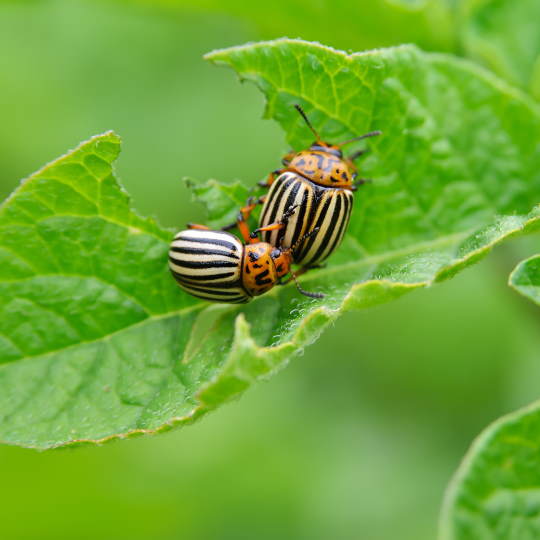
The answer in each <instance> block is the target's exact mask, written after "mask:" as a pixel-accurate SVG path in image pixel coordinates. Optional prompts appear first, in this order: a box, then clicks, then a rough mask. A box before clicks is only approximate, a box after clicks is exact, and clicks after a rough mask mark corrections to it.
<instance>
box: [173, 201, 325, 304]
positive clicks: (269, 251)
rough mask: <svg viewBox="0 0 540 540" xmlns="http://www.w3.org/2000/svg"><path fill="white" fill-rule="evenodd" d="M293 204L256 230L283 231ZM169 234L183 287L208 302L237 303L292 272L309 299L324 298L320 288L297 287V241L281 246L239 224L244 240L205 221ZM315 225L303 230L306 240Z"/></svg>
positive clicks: (258, 293) (175, 263)
mask: <svg viewBox="0 0 540 540" xmlns="http://www.w3.org/2000/svg"><path fill="white" fill-rule="evenodd" d="M295 210H296V207H291V208H289V209H288V210H287V211H286V212H284V214H283V217H282V219H281V220H280V221H279V222H276V223H273V224H271V225H269V226H267V227H264V228H262V229H260V230H259V232H266V231H271V230H281V229H282V228H284V227H286V225H287V221H288V220H289V218H290V217H291V216H292V215H293V214H294V212H295ZM188 227H189V228H188V229H186V230H183V231H180V232H179V233H178V234H177V235H176V236H175V237H174V239H173V241H172V243H171V246H170V250H169V268H170V270H171V272H172V275H173V276H174V278H175V279H176V281H177V282H178V284H179V285H180V287H182V289H184V290H185V291H186V292H188V293H189V294H191V295H193V296H196V297H197V298H202V299H203V300H208V301H210V302H226V303H235V304H241V303H245V302H249V301H250V300H251V299H252V298H253V297H254V296H259V295H261V294H264V293H265V292H267V291H269V290H270V289H271V288H272V287H274V286H275V285H277V284H282V283H283V281H282V278H284V277H285V276H286V275H287V274H289V273H290V274H291V278H292V279H294V281H295V282H296V286H297V288H298V290H299V291H300V292H301V293H302V294H304V295H306V296H309V297H310V298H322V297H323V296H324V295H323V294H321V293H311V292H307V291H305V290H304V289H302V288H301V287H300V285H299V284H298V282H297V280H296V275H295V274H294V273H293V272H292V270H291V264H292V262H293V259H292V252H293V250H294V248H295V246H292V247H289V248H285V249H283V248H281V246H280V245H278V246H276V245H272V244H269V243H267V242H260V241H259V240H258V238H257V235H256V234H255V233H251V234H250V233H249V232H246V229H245V228H243V231H244V233H243V236H244V240H245V243H242V242H240V241H239V240H238V239H237V238H236V237H235V236H233V235H232V234H230V233H227V232H224V231H212V230H210V229H209V228H208V227H205V226H204V225H188ZM316 232H317V231H316V230H313V231H310V232H308V233H306V234H305V235H304V236H303V237H301V238H300V239H299V240H300V241H304V240H305V239H306V238H307V237H309V236H310V235H312V234H316Z"/></svg>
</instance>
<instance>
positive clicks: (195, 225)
mask: <svg viewBox="0 0 540 540" xmlns="http://www.w3.org/2000/svg"><path fill="white" fill-rule="evenodd" d="M187 228H188V229H197V230H199V231H209V230H210V227H207V226H206V225H200V224H199V223H188V224H187Z"/></svg>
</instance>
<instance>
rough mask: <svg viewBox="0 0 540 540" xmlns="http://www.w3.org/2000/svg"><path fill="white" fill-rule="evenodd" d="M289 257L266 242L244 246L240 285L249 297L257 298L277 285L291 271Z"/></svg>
mask: <svg viewBox="0 0 540 540" xmlns="http://www.w3.org/2000/svg"><path fill="white" fill-rule="evenodd" d="M291 262H292V259H291V255H290V253H289V252H288V251H281V250H280V249H278V248H275V247H273V246H271V245H270V244H268V243H266V242H257V243H255V244H246V245H245V246H244V260H243V263H242V284H243V286H244V289H245V290H246V291H247V293H248V294H250V295H251V296H259V295H260V294H263V293H265V292H267V291H269V290H270V289H271V288H272V287H274V286H275V285H277V283H278V282H279V279H280V278H281V277H282V276H284V275H286V274H288V273H289V272H290V269H291Z"/></svg>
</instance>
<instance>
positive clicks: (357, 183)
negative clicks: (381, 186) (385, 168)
mask: <svg viewBox="0 0 540 540" xmlns="http://www.w3.org/2000/svg"><path fill="white" fill-rule="evenodd" d="M372 182H373V180H372V179H371V178H358V180H355V181H354V184H353V186H352V190H353V191H356V190H357V189H358V188H359V187H360V186H362V185H364V184H371V183H372Z"/></svg>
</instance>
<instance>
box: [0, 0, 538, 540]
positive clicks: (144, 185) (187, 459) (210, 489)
mask: <svg viewBox="0 0 540 540" xmlns="http://www.w3.org/2000/svg"><path fill="white" fill-rule="evenodd" d="M378 3H379V2H364V4H366V6H362V7H363V8H364V9H365V11H366V20H370V21H371V22H370V25H369V26H370V28H368V29H366V30H363V29H362V28H361V27H360V23H361V22H362V17H359V19H358V21H357V22H358V23H359V25H358V30H357V31H356V33H355V32H354V31H350V30H345V29H344V28H343V27H342V28H339V27H338V26H336V27H335V28H334V27H333V28H330V27H329V25H327V24H324V22H325V21H322V22H321V20H322V19H321V18H316V19H315V22H314V23H313V24H314V25H315V24H317V25H320V26H319V27H316V28H315V27H314V28H312V29H309V28H308V27H307V23H306V22H305V21H308V20H309V17H310V16H312V15H311V11H313V9H314V8H312V10H311V11H310V10H307V13H306V14H305V17H306V18H302V20H301V21H299V24H300V23H301V24H305V27H304V31H302V32H301V31H300V30H296V31H295V28H294V26H293V24H294V15H293V16H291V15H290V13H289V11H288V7H287V6H285V7H283V6H281V5H276V8H275V10H274V11H273V12H272V17H269V16H268V13H267V11H263V15H262V16H260V15H259V16H258V19H259V20H260V21H261V25H262V24H263V23H264V22H265V19H267V20H268V21H269V22H268V24H280V21H286V20H289V21H291V20H292V23H291V26H290V27H289V29H287V31H285V29H284V30H280V28H279V27H278V28H277V29H276V30H275V32H274V31H271V30H268V31H265V30H264V27H263V26H258V24H254V23H253V22H250V21H249V20H247V19H245V18H242V17H241V16H240V15H236V16H234V15H231V14H230V13H229V14H227V13H226V12H225V11H226V9H224V8H223V7H222V8H221V10H220V11H217V9H220V7H219V6H217V8H216V10H214V9H213V8H212V6H210V5H208V7H207V8H206V9H205V10H204V11H197V10H195V9H193V8H190V9H188V8H183V7H182V8H181V9H180V10H176V8H175V9H174V10H171V9H164V8H163V7H157V6H155V5H154V6H150V5H148V4H145V5H143V4H142V3H139V4H134V3H130V2H127V1H124V2H122V3H118V4H114V3H112V2H97V1H96V2H92V3H90V2H82V1H79V0H77V1H67V0H64V1H61V0H56V1H35V2H26V3H16V2H7V3H3V4H1V5H0V44H1V46H2V50H3V51H8V52H9V54H3V55H0V78H1V79H2V84H0V117H1V118H2V127H3V129H2V130H1V131H0V191H1V193H2V195H6V194H7V193H9V192H10V191H11V190H12V188H13V187H14V186H15V185H16V182H17V180H18V179H19V178H21V177H23V176H27V175H28V174H30V173H31V172H32V171H33V170H35V169H36V168H37V167H39V166H40V165H42V164H43V163H45V162H47V161H48V160H50V159H52V158H54V157H56V156H57V155H59V154H61V153H62V152H64V151H65V149H66V148H70V147H74V146H75V144H76V143H77V142H78V141H80V140H82V139H84V138H87V137H88V136H89V135H91V134H94V133H99V132H103V131H105V130H107V129H115V130H117V131H118V132H119V133H121V134H122V136H123V139H124V141H125V152H124V153H123V156H122V157H121V159H120V161H119V164H118V167H117V171H118V172H119V175H120V177H121V179H122V180H123V181H124V183H125V184H126V185H127V188H128V190H129V191H130V192H131V193H132V194H133V195H134V198H135V206H136V207H137V208H138V209H139V210H140V211H141V212H144V213H145V214H148V213H150V214H157V215H158V217H159V219H160V221H161V222H162V223H163V224H165V225H169V226H178V224H179V223H183V222H184V221H186V220H188V219H194V218H200V217H201V215H202V214H201V212H200V211H198V210H197V209H196V208H194V207H193V205H191V204H190V203H189V198H188V196H187V191H186V190H184V188H183V187H182V185H181V184H180V183H179V182H178V181H177V179H179V178H180V177H182V176H185V175H189V176H193V177H197V178H207V177H219V178H220V179H223V180H230V179H234V178H241V179H243V180H244V181H246V182H247V183H248V184H252V183H253V181H254V180H257V179H259V178H260V177H261V176H263V175H264V174H265V173H266V172H267V171H268V170H271V169H273V168H275V164H276V163H277V162H278V159H279V156H280V155H281V153H282V151H284V150H286V149H287V147H286V145H285V143H284V140H283V136H282V134H281V131H280V130H279V129H278V127H277V126H276V125H275V124H273V123H270V122H263V121H261V120H260V112H261V110H262V103H263V100H262V98H261V96H260V94H259V93H258V92H257V91H256V90H255V89H254V88H252V87H251V86H247V85H246V86H245V87H242V86H240V85H238V84H237V83H236V82H235V81H234V80H233V77H231V76H230V74H229V73H227V72H226V71H224V70H221V71H220V70H216V69H214V68H212V67H210V66H208V65H206V63H204V62H203V61H202V60H201V55H202V54H203V53H206V52H208V51H209V50H211V49H213V48H216V47H225V46H228V45H236V44H238V43H243V42H245V41H248V40H257V39H262V38H274V37H279V36H281V35H283V34H289V35H291V36H293V37H296V35H299V36H300V37H303V38H307V39H317V40H320V41H324V42H327V43H329V44H332V45H334V46H336V47H340V46H341V47H351V48H353V49H355V50H359V49H361V48H362V47H365V46H367V47H376V46H382V45H388V44H397V43H399V42H400V41H405V40H407V41H410V40H412V39H413V38H407V33H411V32H412V33H414V32H416V28H415V27H414V25H412V24H408V25H406V26H407V27H406V28H402V29H401V30H399V29H398V28H397V26H396V27H392V26H391V27H390V28H392V30H391V31H387V30H386V29H385V28H383V22H382V21H383V20H384V19H377V18H375V19H369V18H368V15H367V13H368V10H369V7H370V6H374V5H375V4H378ZM385 3H386V2H385ZM394 3H396V2H394ZM405 3H406V4H411V5H412V6H413V7H414V6H419V5H420V6H421V5H422V3H421V2H401V3H400V4H405ZM515 4H519V3H515ZM317 5H320V4H317ZM388 5H391V4H388ZM253 9H254V10H255V8H253ZM263 9H264V10H266V9H267V7H265V6H263ZM354 9H356V7H355V8H354ZM373 9H374V10H375V9H379V8H375V7H374V8H373ZM326 13H327V12H325V14H326ZM270 19H271V20H270ZM339 19H340V21H341V23H342V24H345V23H349V22H350V21H351V19H350V18H349V17H348V16H347V14H346V13H343V14H342V16H340V17H339ZM281 24H283V23H281ZM384 24H386V23H384ZM351 26H352V23H351ZM428 27H429V29H430V30H429V31H430V33H431V34H432V35H434V36H435V38H436V37H437V35H438V34H439V32H440V35H441V36H442V37H443V41H446V39H447V38H446V37H445V36H447V35H448V31H447V30H445V29H444V28H442V27H439V26H437V25H432V24H431V23H429V24H428ZM340 31H341V32H345V33H346V35H347V36H348V38H347V39H348V40H350V44H348V43H346V44H339V43H337V42H335V41H333V40H334V39H336V38H335V37H332V36H331V35H330V33H331V32H332V35H333V36H335V35H337V34H338V33H339V32H340ZM263 32H264V33H263ZM304 32H305V33H304ZM308 32H309V33H308ZM334 32H335V33H334ZM366 35H369V36H371V38H370V43H368V42H367V40H366V41H363V39H364V38H363V36H366ZM409 35H410V34H409ZM378 36H381V39H380V41H378V39H379V38H378ZM384 36H386V38H385V39H386V40H387V41H384V40H383V38H384ZM392 36H395V37H396V41H392V40H391V38H392ZM356 37H357V38H358V41H356ZM371 40H373V41H371ZM449 41H450V43H452V42H453V41H454V40H453V38H451V39H450V40H449ZM417 43H419V44H420V45H422V46H423V47H426V48H435V49H438V48H440V49H444V50H450V49H452V48H453V46H454V45H450V44H449V45H447V46H445V45H444V43H442V44H440V47H439V44H436V45H433V46H432V47H431V46H430V45H429V42H428V41H426V39H425V38H421V36H419V37H418V42H417ZM225 100H226V101H225ZM217 148H219V152H218V151H216V149H217ZM146 149H151V150H146ZM156 161H157V162H159V163H160V167H159V168H158V169H156V167H155V162H156ZM528 247H529V246H528V242H524V241H522V240H521V241H519V242H518V243H515V244H514V245H513V246H511V247H509V248H507V249H505V250H500V251H497V252H496V253H495V254H494V257H492V258H490V259H488V260H486V261H484V262H483V263H482V264H480V265H478V266H476V267H475V268H474V269H472V270H470V271H468V272H466V273H464V274H462V275H460V276H458V277H457V278H456V279H455V280H453V281H451V282H448V283H445V284H443V285H440V286H439V287H437V288H434V289H430V290H426V291H419V292H418V293H417V294H416V295H414V296H410V297H407V298H405V299H403V300H401V301H400V302H398V303H394V304H392V305H388V306H385V307H383V308H377V309H375V310H372V311H370V312H369V313H367V312H364V313H361V312H360V313H355V314H349V315H347V316H346V317H344V318H343V319H342V320H341V321H340V323H339V324H338V325H336V326H335V327H334V328H331V329H329V330H328V331H327V333H326V334H325V335H324V336H323V337H322V338H321V340H320V341H319V342H318V343H317V344H316V345H315V346H314V347H312V348H310V349H308V351H307V352H306V355H305V356H304V357H303V358H300V359H297V360H296V361H295V362H293V363H292V364H291V366H290V368H289V369H288V370H286V371H284V372H283V373H282V374H281V375H280V376H279V377H276V378H274V379H273V380H272V381H271V382H269V383H268V384H264V385H259V386H258V387H257V389H256V390H255V391H252V392H250V393H248V394H247V395H246V396H245V397H244V398H243V399H242V400H241V401H240V402H239V403H235V404H232V405H230V406H228V407H226V408H224V409H222V410H220V411H218V412H217V413H216V414H215V415H213V416H210V417H208V418H207V420H206V421H205V422H204V423H201V424H198V425H195V426H193V427H191V428H190V429H188V430H181V431H178V432H176V433H172V434H169V435H164V436H161V437H154V438H152V439H146V440H135V441H131V442H130V443H127V444H114V445H110V446H106V447H103V448H85V449H79V450H76V451H57V452H53V453H49V454H39V453H35V452H32V451H29V450H23V449H20V448H6V447H2V448H0V472H1V476H2V486H3V490H2V495H0V518H1V519H0V536H2V537H3V538H9V539H12V538H13V539H19V538H20V539H28V538H36V539H48V538H51V539H63V538H65V539H73V538H88V537H92V536H94V537H95V536H99V537H101V538H114V539H123V538H126V539H127V538H129V539H138V538H141V539H143V538H149V537H152V538H163V539H178V538H186V539H194V538H195V539H198V538H201V539H206V538H208V539H216V538H219V539H232V538H238V537H241V536H248V537H256V538H263V539H264V538H268V539H271V538H272V539H273V538H276V537H279V538H291V539H303V538H305V539H306V540H307V539H313V538H315V539H317V538H320V539H321V540H322V539H327V538H339V539H349V538H357V537H359V536H361V537H365V538H370V539H374V540H377V539H381V540H383V539H389V538H392V539H393V538H395V536H396V523H397V524H398V525H397V526H398V527H399V535H400V539H404V540H407V539H411V540H421V539H424V538H425V539H432V538H433V537H434V536H435V531H436V519H437V514H438V511H439V506H440V501H441V500H442V494H443V491H444V487H445V485H446V483H447V481H448V479H449V478H450V476H451V474H452V472H453V471H454V469H455V468H456V466H457V464H458V462H459V460H460V458H461V456H462V455H463V454H464V452H465V450H466V448H467V446H468V445H469V443H470V441H471V440H472V438H473V437H474V436H475V435H476V434H477V433H478V432H480V430H481V429H482V428H483V427H484V426H485V425H486V424H487V423H488V422H489V421H490V420H492V419H494V418H496V417H498V416H500V415H501V414H502V413H504V412H506V411H509V410H512V409H514V408H516V407H518V406H521V405H525V404H526V403H528V402H530V401H532V400H534V399H536V398H537V397H538V395H539V388H538V383H537V381H538V380H539V378H540V369H539V367H540V366H539V363H538V350H539V349H540V342H539V338H538V320H537V319H535V318H534V316H530V315H531V314H530V312H529V311H528V310H529V309H530V308H529V305H528V303H527V301H526V300H524V299H521V298H520V297H519V296H517V295H515V293H513V292H512V291H511V290H509V289H507V287H506V283H505V280H506V276H507V275H508V273H509V271H510V270H511V268H512V266H513V265H514V264H515V262H516V261H518V260H520V258H523V256H524V254H526V253H527V249H528ZM529 253H530V251H529ZM531 307H535V308H536V306H532V304H531ZM389 516H390V518H389Z"/></svg>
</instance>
